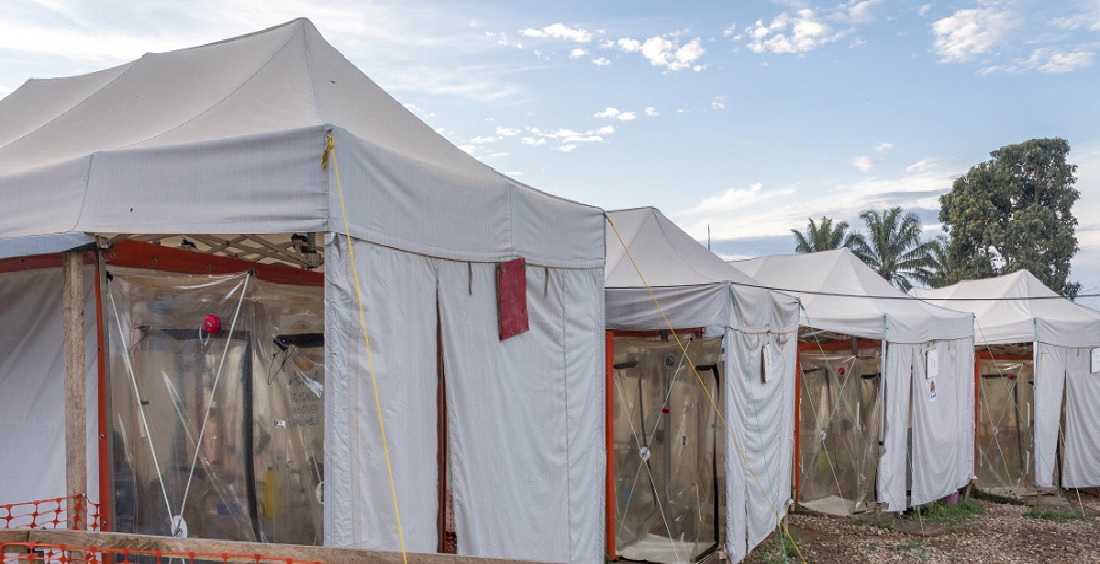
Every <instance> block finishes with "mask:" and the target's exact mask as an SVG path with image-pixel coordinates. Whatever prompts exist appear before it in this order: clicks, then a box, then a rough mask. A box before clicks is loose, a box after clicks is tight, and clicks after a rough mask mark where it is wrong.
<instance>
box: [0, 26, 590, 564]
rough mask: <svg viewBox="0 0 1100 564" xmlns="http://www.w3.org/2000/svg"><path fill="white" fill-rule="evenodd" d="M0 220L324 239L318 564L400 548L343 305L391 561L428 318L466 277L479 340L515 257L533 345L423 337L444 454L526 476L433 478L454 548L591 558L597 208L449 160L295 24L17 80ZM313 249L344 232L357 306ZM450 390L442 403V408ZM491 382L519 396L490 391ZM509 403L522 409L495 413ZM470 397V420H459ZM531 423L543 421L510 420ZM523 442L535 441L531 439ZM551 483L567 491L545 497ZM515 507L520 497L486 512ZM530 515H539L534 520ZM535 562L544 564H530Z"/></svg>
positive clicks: (421, 397) (410, 529)
mask: <svg viewBox="0 0 1100 564" xmlns="http://www.w3.org/2000/svg"><path fill="white" fill-rule="evenodd" d="M330 135H331V140H332V141H333V144H334V151H332V152H328V151H327V150H326V147H327V146H328V144H329V140H330V137H329V136H330ZM326 154H327V155H329V158H328V163H327V165H328V166H327V167H325V168H322V156H323V155H326ZM0 207H2V208H3V209H4V217H3V220H2V221H0V239H14V238H22V237H32V236H41V235H53V234H60V233H70V232H78V233H81V232H83V233H90V234H103V233H111V234H113V233H129V234H289V233H304V232H322V233H327V244H326V247H325V250H326V254H327V256H326V261H327V263H326V272H325V275H326V287H325V295H326V315H325V324H326V343H325V347H326V364H327V366H326V370H325V372H326V384H327V386H328V387H329V388H330V390H331V391H330V392H327V393H326V396H327V397H328V398H330V400H331V401H326V402H325V410H326V421H325V433H324V436H325V442H326V453H325V462H326V464H325V482H326V491H325V498H326V501H325V517H326V522H325V527H324V528H325V541H326V544H330V545H335V546H359V547H372V548H382V549H386V550H396V549H398V548H399V543H398V540H397V538H396V537H397V534H396V533H397V526H396V519H395V517H396V516H395V515H393V513H392V503H391V500H390V487H389V483H388V475H387V472H386V469H385V463H384V457H383V456H382V451H381V435H380V432H379V431H380V430H379V429H378V428H377V427H378V424H377V410H376V407H375V399H374V393H373V389H372V387H371V386H370V385H369V378H368V372H369V370H368V365H369V364H370V363H369V362H368V357H367V355H366V354H365V353H366V351H365V345H364V343H363V334H362V330H361V324H360V319H359V311H358V305H359V297H358V296H359V293H360V292H361V295H362V297H363V303H364V305H365V307H364V310H365V320H366V321H365V324H366V326H367V329H368V330H369V334H370V336H371V339H372V340H371V344H370V350H371V351H372V352H373V358H372V359H371V360H373V363H374V369H375V371H376V373H377V375H378V388H379V397H380V402H381V405H382V408H381V411H382V413H383V415H384V419H385V423H386V425H387V429H386V430H387V436H388V438H389V439H390V441H389V445H390V454H391V458H392V460H391V461H392V463H393V469H394V482H395V489H396V490H397V496H398V502H399V504H400V507H401V517H402V520H401V521H402V525H403V527H402V529H403V531H404V533H405V537H406V541H407V544H406V548H408V549H409V550H418V551H426V552H434V551H435V550H436V549H437V543H438V540H439V539H438V536H439V534H438V529H437V526H436V519H437V517H438V516H439V513H440V512H442V511H443V508H440V507H438V501H437V499H438V498H437V495H438V490H439V487H440V484H438V483H437V482H438V478H437V474H436V472H435V465H436V463H435V457H436V454H437V449H438V445H437V436H436V435H437V430H436V418H435V417H434V414H435V412H436V407H435V406H436V401H437V395H436V393H437V387H438V386H437V352H438V351H437V347H436V345H435V343H436V341H437V337H436V334H437V333H436V332H437V328H438V326H439V321H437V320H438V319H441V318H443V317H446V318H447V319H454V317H452V316H461V315H466V314H463V313H458V311H461V310H462V307H463V306H459V305H456V304H457V303H458V302H457V301H456V300H455V299H452V298H454V295H455V294H456V293H457V294H461V293H462V292H463V291H467V290H468V289H469V288H470V287H472V286H470V285H469V284H466V283H461V282H462V280H463V276H462V275H461V272H460V273H458V274H455V273H451V272H450V271H449V270H448V269H449V268H451V267H454V268H457V269H459V270H460V271H467V269H469V272H468V276H469V277H470V278H473V277H474V275H475V271H476V276H477V278H478V279H479V280H480V283H479V284H478V285H477V287H476V288H473V289H472V290H469V291H470V292H472V293H469V294H467V295H468V297H471V298H476V299H477V305H478V307H479V308H488V309H484V310H482V309H478V310H477V311H476V312H473V311H472V309H471V310H470V311H471V313H469V315H468V317H470V322H472V321H474V320H476V321H478V322H479V323H489V328H488V329H487V328H485V327H480V326H479V329H478V330H479V331H490V330H495V327H496V321H495V319H492V318H493V317H495V315H496V306H495V305H494V304H493V302H492V300H491V299H490V297H491V296H492V295H493V293H494V292H495V287H494V286H493V285H492V284H489V283H488V282H486V281H485V277H486V276H487V274H486V269H491V265H489V264H486V263H494V262H499V261H505V260H510V259H513V258H519V257H522V258H525V259H526V260H527V264H528V268H529V269H530V273H529V274H530V277H531V278H533V279H534V280H542V279H543V277H545V280H547V281H548V282H547V283H548V284H549V286H547V287H546V288H544V286H545V285H544V284H541V283H539V284H536V283H535V282H530V284H529V291H528V293H527V299H528V303H529V304H530V306H531V310H532V314H533V317H534V320H535V322H540V321H538V320H540V319H541V320H545V319H549V318H553V319H558V320H559V321H560V323H559V325H557V326H555V328H554V330H553V331H551V330H550V328H548V327H546V326H544V325H537V326H535V327H534V328H533V330H532V332H531V334H530V335H522V336H520V337H516V338H515V339H516V340H515V341H514V342H511V341H510V342H504V343H501V342H499V340H496V339H488V338H487V337H486V336H485V334H484V333H481V332H478V333H474V332H470V333H469V334H461V332H459V331H457V330H454V329H449V328H446V327H445V328H444V330H443V334H444V335H446V336H447V337H445V338H444V342H443V343H442V344H441V345H440V346H441V347H442V351H443V354H444V356H445V357H446V358H447V359H448V360H447V361H446V364H447V367H446V371H447V373H448V374H447V378H448V390H449V391H450V394H449V395H450V396H453V397H450V398H448V401H449V402H451V403H448V405H449V407H451V408H452V409H453V410H456V411H454V416H455V417H459V416H461V417H470V418H471V419H470V420H465V419H463V420H461V421H452V424H454V425H455V426H454V427H452V428H451V437H450V439H451V440H452V441H453V442H454V443H455V445H453V446H455V450H453V451H452V452H451V454H452V457H459V456H469V457H480V456H483V455H485V454H486V452H489V451H493V449H496V451H499V452H508V453H509V456H510V457H511V459H514V460H516V461H517V462H516V463H517V464H522V466H523V468H524V469H531V468H532V467H534V466H537V470H538V472H537V473H535V474H534V475H523V474H520V473H519V470H520V469H519V468H511V467H505V466H501V464H502V462H501V461H500V460H494V459H488V458H486V459H481V458H479V459H476V460H473V459H466V458H463V459H462V460H457V458H453V459H452V463H456V468H455V476H454V478H455V479H456V483H455V487H456V490H455V492H454V493H455V506H456V511H457V512H459V513H460V514H461V515H462V519H463V522H462V523H460V524H459V530H458V535H459V536H460V542H459V551H460V552H462V553H463V554H471V555H478V556H497V557H511V558H519V557H531V558H534V557H536V556H537V557H538V558H539V559H552V560H562V561H564V560H570V561H578V562H579V561H588V562H596V561H599V560H600V559H601V558H602V556H601V554H602V551H601V548H602V542H601V539H602V536H600V535H598V534H596V532H595V531H598V530H599V528H600V527H599V523H600V521H601V516H602V511H601V508H600V504H599V503H598V502H596V501H594V500H599V499H601V496H600V484H601V483H602V478H601V476H602V468H603V462H602V460H603V459H602V444H603V439H602V433H601V432H600V430H601V421H602V419H601V418H600V417H599V416H598V415H597V414H598V410H599V406H602V397H603V395H602V394H603V392H602V388H599V387H597V384H598V382H600V381H601V378H600V376H601V374H602V370H603V366H602V352H601V350H602V349H601V348H600V347H599V346H598V344H599V343H600V342H601V339H602V335H601V334H600V327H599V323H593V322H592V320H593V319H597V320H598V319H600V316H601V315H602V303H603V292H602V287H601V286H600V284H598V283H596V282H598V281H599V269H600V268H602V267H603V264H604V248H603V242H604V239H603V213H602V211H601V210H599V209H597V208H595V207H591V206H586V205H582V204H578V203H575V202H570V201H566V200H563V199H560V198H556V197H554V196H551V195H548V194H545V193H542V192H539V191H537V190H534V189H532V188H530V187H527V186H525V185H523V184H521V183H518V182H516V181H514V180H512V179H509V178H507V177H505V176H503V175H501V174H499V173H497V172H496V171H494V170H492V169H491V168H489V167H488V166H486V165H484V164H482V163H480V162H478V161H477V160H476V159H474V158H472V157H470V156H469V155H467V154H465V153H464V152H463V151H461V150H460V149H458V148H457V147H455V146H453V145H451V144H450V143H449V142H448V141H447V140H446V139H444V138H443V137H442V136H440V135H438V134H437V133H436V132H435V131H433V130H432V129H431V128H430V127H428V126H427V125H426V124H424V123H422V122H421V121H420V120H418V119H417V118H416V117H415V116H413V114H412V113H411V112H409V110H407V109H406V108H404V107H403V106H402V105H401V104H400V103H398V102H397V101H395V100H394V99H393V98H391V97H390V96H389V95H388V94H386V93H385V92H384V91H383V90H382V89H381V88H379V87H378V86H377V85H376V84H374V83H373V82H372V81H371V80H370V79H369V78H367V77H366V75H364V74H363V73H362V72H361V71H359V69H357V68H356V67H355V66H354V65H352V64H351V63H350V62H349V61H347V60H346V59H345V58H344V57H343V55H341V54H340V53H339V52H338V51H336V49H334V48H333V47H332V46H331V45H329V44H328V43H327V42H326V41H325V40H324V38H322V37H321V35H320V34H319V33H318V32H317V30H316V29H315V28H314V27H313V25H312V24H311V23H310V22H309V21H308V20H304V19H299V20H294V21H292V22H288V23H286V24H283V25H279V26H276V27H273V28H271V29H268V30H265V31H261V32H258V33H253V34H249V35H245V36H241V37H238V38H234V39H230V40H226V41H221V42H217V43H212V44H209V45H204V46H200V47H195V48H192V49H182V50H178V51H172V52H169V53H156V54H148V55H145V56H143V57H142V58H141V59H138V60H136V61H133V62H131V63H127V64H125V65H121V66H119V67H115V68H111V69H107V70H103V71H100V72H97V73H93V74H89V75H84V76H78V77H71V78H59V79H48V80H31V81H28V82H27V83H26V84H24V85H23V86H22V87H20V88H19V89H18V90H16V91H15V92H13V93H12V94H11V95H9V96H8V97H6V98H4V99H3V100H0ZM345 209H346V215H345V214H344V213H343V212H344V210H345ZM345 218H346V219H345ZM345 221H346V222H347V223H346V225H345ZM334 233H348V234H350V235H351V236H352V237H353V238H354V239H355V241H356V242H355V243H354V244H355V245H356V248H358V249H360V250H361V251H360V254H359V260H360V262H359V263H358V272H359V274H360V281H359V284H358V288H357V287H356V283H355V281H354V279H353V277H352V276H351V274H352V269H351V266H350V264H349V261H348V258H349V257H348V256H347V254H346V253H347V248H346V243H343V242H336V241H334V237H333V234H334ZM341 241H342V239H341ZM444 260H449V261H459V262H457V263H454V264H450V263H447V264H444V262H443V261H444ZM593 273H594V274H593ZM594 281H595V282H594ZM452 284H454V285H455V287H454V288H452V287H450V286H449V285H452ZM539 292H544V293H541V294H540V293H539ZM464 307H467V308H470V307H472V306H469V304H466V306H464ZM540 323H541V322H540ZM13 338H14V337H13ZM90 350H94V347H91V349H90ZM51 351H52V349H51ZM51 354H53V353H51ZM548 354H549V355H553V356H554V358H559V357H560V358H561V359H562V360H561V362H560V363H558V364H557V365H555V366H556V368H555V367H554V366H549V365H548V366H541V365H537V364H535V363H533V362H532V360H531V359H532V358H535V357H542V356H545V355H548ZM48 358H52V356H51V357H48ZM451 378H453V379H454V381H453V385H454V386H458V387H459V388H456V389H454V390H451V389H450V386H451V385H452V382H451V380H450V379H451ZM507 379H516V382H511V384H512V385H514V386H518V387H513V388H509V387H507V386H505V385H504V384H503V382H504V381H505V380H507ZM484 382H491V383H493V385H488V384H486V385H485V386H482V385H481V384H483V383H484ZM467 384H468V385H469V386H472V387H470V388H466V387H464V386H466V385H467ZM538 386H556V388H555V389H556V390H557V393H559V394H560V395H561V397H560V398H558V399H554V400H553V401H551V400H552V399H553V398H552V397H551V396H543V395H541V394H536V393H535V391H537V390H541V388H539V387H538ZM513 391H515V392H522V394H521V396H520V397H509V395H508V394H509V393H510V392H513ZM475 394H476V395H477V397H478V405H477V406H470V405H467V403H468V402H470V401H471V399H470V398H471V397H472V395H475ZM536 396H537V397H536ZM559 399H560V401H559ZM532 402H534V403H532ZM550 412H553V418H552V420H551V421H541V422H537V423H536V422H533V421H531V420H519V419H516V418H517V417H519V416H521V415H525V416H528V417H530V416H531V415H532V414H536V413H541V414H548V413H550ZM489 413H492V414H494V417H497V418H498V419H497V420H494V419H492V418H490V417H489V416H488V414H489ZM491 421H497V422H498V423H499V422H500V421H505V422H504V423H500V424H501V425H504V426H505V427H506V428H505V429H502V430H500V431H496V430H494V431H493V433H497V432H500V433H503V436H499V435H498V436H494V434H493V433H490V432H488V428H489V427H490V426H491V425H490V422H491ZM535 426H538V428H539V430H540V432H541V435H540V436H539V438H540V440H539V441H535V440H531V439H532V437H531V429H532V428H533V427H535ZM494 429H495V427H494ZM494 437H495V442H492V443H491V444H489V445H487V444H485V443H484V442H483V441H491V440H494ZM502 441H503V442H502ZM563 441H564V442H563ZM563 445H564V446H563ZM540 457H544V458H540ZM502 475H503V476H507V480H519V482H509V481H502V480H504V479H503V478H501V476H502ZM551 476H553V477H554V478H553V479H551V478H550V477H551ZM559 476H566V478H564V480H565V482H564V483H565V484H566V485H567V486H568V487H567V491H557V490H554V491H551V488H549V487H548V486H546V484H550V483H555V484H557V483H559V482H560V479H559V478H558V477H559ZM492 479H496V482H495V483H492V484H491V485H487V484H488V483H489V482H490V481H491V480H492ZM495 488H500V489H499V490H498V489H495ZM524 488H529V489H524ZM520 490H523V492H524V493H523V495H522V496H521V497H511V498H509V499H507V500H504V501H501V503H490V502H488V501H486V500H487V499H488V497H487V496H490V497H492V496H496V497H497V498H502V497H503V496H504V494H503V492H516V491H520ZM498 501H499V500H498ZM519 504H525V505H524V506H523V507H522V510H521V508H520V507H519ZM534 508H540V509H541V510H543V511H546V513H545V514H540V515H542V517H541V518H539V519H535V518H534V517H535V515H533V514H532V513H531V511H532V510H533V509H534ZM550 515H553V516H554V518H553V519H552V518H550V517H549V516H550ZM563 515H565V516H567V518H565V519H559V517H562V516H563ZM547 523H550V524H552V527H551V528H549V529H547V528H545V527H544V525H547ZM494 535H495V536H494ZM535 547H540V548H547V552H542V553H540V554H537V555H536V554H535V553H533V552H531V551H532V550H536V548H535Z"/></svg>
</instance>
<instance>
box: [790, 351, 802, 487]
mask: <svg viewBox="0 0 1100 564" xmlns="http://www.w3.org/2000/svg"><path fill="white" fill-rule="evenodd" d="M801 449H802V357H801V355H799V356H798V357H797V358H796V359H795V363H794V453H793V457H792V458H791V460H792V461H793V463H792V464H791V474H792V476H791V496H792V497H791V499H793V500H794V505H795V507H798V500H799V497H798V494H799V492H800V490H801V489H802V483H801V480H802V473H801V472H800V471H799V465H800V462H801V460H802V458H801V453H802V450H801Z"/></svg>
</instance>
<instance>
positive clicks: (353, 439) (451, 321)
mask: <svg viewBox="0 0 1100 564" xmlns="http://www.w3.org/2000/svg"><path fill="white" fill-rule="evenodd" d="M353 244H354V245H355V251H356V266H357V268H358V271H359V276H360V284H361V286H362V287H363V288H364V290H365V291H366V292H367V295H365V296H364V302H365V303H366V304H367V305H366V311H365V318H366V320H367V326H368V327H367V329H368V335H369V336H370V342H371V352H372V358H371V359H370V361H373V368H374V371H375V373H376V375H377V378H378V382H379V394H380V397H381V398H382V401H383V406H384V407H383V415H384V422H385V425H386V436H387V439H388V441H389V447H390V454H391V463H392V471H393V477H394V480H395V482H396V487H397V494H398V503H399V509H400V512H401V524H402V528H403V532H404V536H405V543H406V548H407V549H408V550H410V551H416V552H434V551H435V548H436V546H435V545H436V543H437V533H436V527H437V523H436V517H437V511H438V510H439V508H438V502H437V495H438V493H437V488H436V481H437V472H438V470H439V468H438V466H437V461H436V452H437V451H436V441H437V434H436V433H437V432H436V421H437V416H438V409H437V403H436V401H437V397H436V394H437V391H438V384H437V379H436V378H437V376H436V362H437V354H438V353H437V342H438V347H439V350H441V354H442V358H443V366H444V374H445V380H446V388H447V400H446V401H447V413H446V416H447V419H448V430H449V436H448V437H447V439H448V441H449V456H450V458H449V467H450V469H451V471H452V472H453V474H452V475H453V496H454V509H455V522H456V529H457V534H458V550H459V553H460V554H466V555H476V556H483V557H495V558H520V559H536V560H546V561H554V562H592V561H596V560H598V559H599V558H600V556H599V555H600V550H601V548H602V546H603V542H602V535H601V534H600V531H601V530H602V528H601V527H600V523H601V522H602V515H603V505H602V503H600V500H602V499H603V496H602V494H601V491H600V486H601V484H602V479H601V476H602V475H603V471H604V463H603V460H604V458H603V453H602V450H601V449H600V448H599V447H598V445H600V444H601V443H602V433H601V430H602V421H603V418H602V415H601V408H602V406H603V390H602V387H601V386H600V383H601V380H600V379H599V378H597V377H596V375H597V374H598V373H600V371H601V370H602V368H603V355H602V352H601V350H602V349H601V347H600V346H599V345H600V344H601V343H602V339H601V337H602V327H601V320H600V316H601V313H602V312H601V309H600V306H601V304H600V300H599V293H600V291H601V289H602V288H601V281H600V278H599V270H598V269H546V268H542V267H536V266H531V267H528V269H527V303H528V311H529V315H530V327H531V330H530V331H529V332H527V333H523V334H521V335H518V336H516V337H513V338H511V339H507V340H505V341H501V340H500V339H499V336H498V334H497V310H496V303H495V300H496V280H495V266H494V265H491V264H476V263H473V264H471V263H460V262H454V261H448V260H440V259H433V258H428V257H423V256H420V255H414V254H410V253H403V252H399V251H394V250H391V249H387V248H385V247H380V246H378V245H374V244H370V243H366V242H361V241H355V242H354V243H353ZM326 252H327V259H328V268H327V269H326V278H327V288H329V290H330V291H331V292H333V294H334V295H333V296H332V297H330V298H329V308H328V311H327V313H326V323H328V326H327V328H326V333H327V335H329V337H328V338H327V339H326V348H327V355H328V356H327V359H328V362H329V363H330V365H329V366H330V367H331V369H332V370H335V371H336V372H337V373H345V374H349V375H350V376H351V377H349V378H347V379H346V380H341V381H338V382H336V383H335V384H333V385H332V386H333V387H332V388H331V392H330V394H331V395H329V396H328V397H330V398H333V401H330V402H327V403H326V409H328V410H329V411H328V413H326V418H327V420H328V425H329V429H330V430H331V431H332V432H331V433H326V435H325V436H326V453H325V455H326V460H327V461H328V462H327V464H328V465H332V466H331V467H333V469H334V471H332V472H329V473H328V475H329V476H330V477H328V478H327V480H326V484H327V485H326V493H325V497H326V503H325V511H326V527H325V534H326V544H332V545H336V546H366V547H376V548H384V549H388V550H392V549H394V548H395V547H396V546H397V545H398V530H397V519H396V515H395V514H394V510H393V503H392V500H391V499H390V493H389V486H388V479H389V477H388V473H387V471H386V466H385V459H384V457H383V456H382V452H383V451H382V444H381V435H380V433H379V432H378V420H377V412H376V411H375V409H374V401H375V400H374V392H373V389H372V387H371V382H370V372H369V362H370V361H368V358H367V354H366V351H365V348H364V346H365V345H364V341H363V336H362V334H361V333H360V332H359V331H358V330H357V326H358V323H359V313H358V305H357V302H356V298H355V295H354V281H353V280H352V271H351V264H350V260H349V258H350V257H349V256H348V252H347V245H346V241H345V240H344V239H343V238H336V239H335V240H334V241H332V242H331V243H330V244H329V245H328V246H327V251H326ZM437 319H438V322H437ZM437 323H438V327H439V335H440V338H441V340H440V341H437V337H436V331H437ZM349 328H350V330H349ZM327 368H328V367H327ZM330 381H332V380H331V379H330Z"/></svg>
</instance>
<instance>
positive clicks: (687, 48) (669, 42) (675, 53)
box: [641, 34, 706, 71]
mask: <svg viewBox="0 0 1100 564" xmlns="http://www.w3.org/2000/svg"><path fill="white" fill-rule="evenodd" d="M670 37H672V34H666V35H664V36H657V37H650V38H649V39H646V40H645V43H642V48H641V51H642V56H643V57H645V58H646V59H647V60H648V61H649V63H650V64H652V65H653V66H657V67H665V68H667V69H668V70H670V71H679V70H684V69H692V70H695V71H699V70H702V69H703V67H702V66H701V65H698V64H696V61H698V60H699V58H700V57H702V56H703V54H704V53H706V49H704V48H703V44H702V40H700V39H699V38H698V37H697V38H695V39H692V40H691V41H689V42H687V43H685V44H683V45H680V44H679V42H678V41H675V40H673V39H670Z"/></svg>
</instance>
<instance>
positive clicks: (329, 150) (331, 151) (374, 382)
mask: <svg viewBox="0 0 1100 564" xmlns="http://www.w3.org/2000/svg"><path fill="white" fill-rule="evenodd" d="M329 155H331V156H332V172H333V174H335V175H336V189H337V191H338V192H339V193H340V213H341V214H343V216H344V235H345V236H346V237H347V239H348V258H349V259H350V260H351V272H352V275H353V276H354V279H355V299H356V300H357V301H358V304H359V325H360V326H361V327H362V328H363V344H364V345H365V346H366V347H367V371H368V372H370V384H371V387H372V388H373V389H374V408H375V410H377V412H378V429H379V430H380V432H381V433H382V452H383V453H384V454H385V456H386V473H387V474H389V478H390V497H392V498H393V515H394V519H395V520H396V521H397V538H398V540H399V541H400V542H401V559H402V561H403V562H404V564H409V557H408V555H407V554H406V553H405V531H404V530H403V529H402V527H401V510H400V509H398V507H397V487H396V486H394V482H393V466H392V465H391V464H390V445H389V443H388V442H387V441H386V424H385V423H384V422H383V421H382V400H381V399H379V396H378V378H377V377H376V376H375V372H374V356H373V355H372V354H371V352H370V335H369V334H368V333H367V316H366V313H364V310H363V292H362V290H360V289H359V269H358V268H356V267H355V247H354V246H353V245H352V242H351V229H349V227H348V208H347V206H346V205H345V204H344V185H343V184H342V183H341V182H340V165H338V164H337V163H336V141H335V140H333V138H332V134H331V133H329V134H328V142H327V143H326V144H325V154H324V156H323V157H321V168H322V169H324V168H328V162H329Z"/></svg>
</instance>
